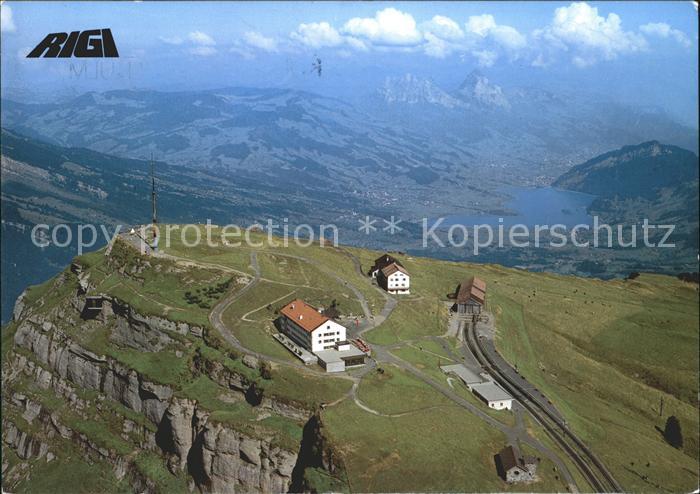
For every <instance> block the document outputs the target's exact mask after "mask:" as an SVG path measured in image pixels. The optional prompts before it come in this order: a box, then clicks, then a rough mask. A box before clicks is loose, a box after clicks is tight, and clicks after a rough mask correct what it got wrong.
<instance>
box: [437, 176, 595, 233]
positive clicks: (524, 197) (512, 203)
mask: <svg viewBox="0 0 700 494" xmlns="http://www.w3.org/2000/svg"><path fill="white" fill-rule="evenodd" d="M499 191H500V192H504V193H506V194H508V195H509V196H511V199H510V200H508V201H507V202H506V203H505V207H506V208H507V209H509V210H511V211H514V212H516V213H517V214H516V215H515V216H497V215H446V216H445V217H444V218H445V220H444V221H443V222H442V224H441V225H440V226H441V227H443V226H450V225H457V224H459V225H465V226H472V225H491V226H494V227H495V226H498V225H499V224H502V225H505V226H512V225H516V224H523V225H527V226H528V227H532V226H534V225H550V226H551V225H555V224H558V223H561V224H563V225H566V226H567V227H572V226H574V225H578V224H586V225H590V224H592V223H593V218H592V217H591V216H590V215H589V214H588V213H587V212H586V208H588V206H590V204H591V203H592V202H593V200H594V199H595V196H593V195H590V194H584V193H582V192H573V191H570V190H561V189H555V188H553V187H537V188H532V187H514V186H509V187H503V188H502V189H500V190H499ZM499 218H503V222H502V223H499V221H498V220H499ZM433 221H435V219H433Z"/></svg>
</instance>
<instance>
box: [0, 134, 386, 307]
mask: <svg viewBox="0 0 700 494" xmlns="http://www.w3.org/2000/svg"><path fill="white" fill-rule="evenodd" d="M1 142H2V147H1V154H2V156H1V163H2V238H1V240H2V253H3V255H2V273H3V276H2V321H6V320H7V318H8V317H9V314H10V312H9V311H11V307H12V304H13V303H14V300H15V298H16V297H17V296H18V295H19V294H20V292H21V291H22V290H23V289H24V288H25V287H26V286H27V285H28V284H36V283H39V282H43V281H44V280H46V279H47V278H49V277H50V276H52V275H54V274H55V273H56V272H57V270H58V269H61V268H62V267H63V266H65V265H66V263H68V262H70V259H71V258H72V257H73V256H75V255H76V254H77V251H76V243H75V238H76V233H77V228H78V225H79V224H95V225H102V224H103V225H105V226H106V227H107V228H108V229H109V232H113V231H114V227H116V226H117V225H122V226H124V227H126V226H127V225H133V224H142V223H146V222H148V221H150V202H149V201H150V176H149V174H150V166H149V165H150V164H149V162H148V161H142V160H132V159H127V158H119V157H116V156H112V155H107V154H103V153H98V152H96V151H91V150H89V149H85V148H67V147H61V146H56V145H54V144H49V143H45V142H42V141H39V140H36V139H33V138H29V137H26V136H23V135H20V134H17V133H15V132H12V131H8V130H6V129H2V139H1ZM155 169H156V175H157V190H158V204H159V211H160V218H161V221H163V222H170V223H203V222H205V221H206V220H207V219H211V220H212V222H214V223H218V224H228V223H236V224H242V225H249V224H252V223H254V222H255V221H263V219H264V218H267V217H273V218H283V217H291V218H293V220H292V221H294V219H298V218H299V217H300V216H303V217H304V218H306V219H307V221H309V222H310V223H311V224H318V223H320V222H321V221H322V220H326V221H327V220H328V218H336V217H339V216H342V215H345V214H347V212H348V211H352V210H355V209H359V207H360V206H359V204H360V203H359V201H358V200H357V199H356V198H354V197H353V196H351V195H347V196H346V195H338V194H335V193H334V192H333V191H330V190H327V189H324V188H323V187H317V186H315V185H314V184H313V183H311V184H309V186H308V187H307V188H306V189H305V193H304V194H303V195H298V194H295V193H292V192H290V193H283V192H281V191H280V188H279V187H278V186H276V185H271V184H269V183H267V182H265V181H257V180H253V179H246V178H243V177H236V178H235V179H227V178H221V177H219V176H218V174H215V173H212V172H210V171H206V170H193V169H191V168H185V167H177V166H172V165H169V164H166V163H163V162H160V161H159V162H156V163H155ZM364 210H367V211H368V212H369V213H376V212H377V211H376V210H375V209H372V208H371V207H370V206H365V207H364ZM59 223H62V224H66V225H67V226H68V227H69V228H70V229H71V233H72V235H73V239H74V241H73V243H71V244H70V245H69V246H68V247H67V248H59V247H54V246H51V247H46V248H39V247H37V246H35V245H34V244H33V243H32V240H31V237H30V233H31V230H32V228H33V227H34V225H37V224H48V225H56V224H59ZM98 228H99V226H98ZM98 232H99V230H98ZM44 233H47V232H44ZM64 234H65V232H64ZM91 237H92V234H91V233H90V232H87V233H86V234H85V241H86V242H89V241H90V239H91ZM59 240H60V241H63V240H64V237H59ZM105 243H106V242H105V239H104V236H103V234H102V233H101V232H99V238H98V239H97V242H96V243H95V245H94V246H93V248H98V247H100V246H102V245H104V244H105Z"/></svg>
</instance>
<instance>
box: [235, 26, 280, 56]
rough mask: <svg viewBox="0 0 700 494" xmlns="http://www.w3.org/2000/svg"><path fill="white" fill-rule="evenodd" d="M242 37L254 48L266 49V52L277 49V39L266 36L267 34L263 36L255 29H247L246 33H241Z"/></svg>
mask: <svg viewBox="0 0 700 494" xmlns="http://www.w3.org/2000/svg"><path fill="white" fill-rule="evenodd" d="M243 39H244V40H245V42H246V43H248V44H249V45H250V46H253V47H255V48H259V49H261V50H263V51H267V52H275V51H277V41H276V40H275V39H274V38H268V37H267V36H264V35H262V34H260V33H257V32H255V31H248V32H246V33H243Z"/></svg>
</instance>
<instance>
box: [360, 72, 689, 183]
mask: <svg viewBox="0 0 700 494" xmlns="http://www.w3.org/2000/svg"><path fill="white" fill-rule="evenodd" d="M370 108H373V109H374V111H376V112H377V114H378V115H382V117H383V118H384V119H386V120H388V121H391V122H395V123H396V122H401V123H402V124H403V125H405V126H407V127H409V128H411V129H412V130H414V131H421V130H422V131H423V132H424V133H425V132H432V135H433V136H434V137H435V138H440V136H441V137H442V139H443V140H449V141H452V142H454V141H458V142H466V143H469V145H470V147H469V151H470V152H471V153H473V154H474V155H475V156H477V157H480V158H489V157H490V158H497V159H510V162H509V165H511V166H517V165H518V164H519V163H533V162H537V161H538V160H539V161H542V160H547V161H549V162H551V164H552V165H555V164H557V163H561V162H562V161H567V160H568V162H569V164H571V163H574V162H577V161H580V160H582V159H585V157H586V155H587V156H592V155H596V154H599V153H602V152H604V151H605V150H608V149H611V148H617V147H620V146H622V145H625V144H629V143H631V142H643V141H648V140H650V139H659V140H661V141H663V142H668V143H671V144H676V145H679V146H682V147H685V148H688V149H691V150H694V151H697V147H698V132H697V129H690V128H688V127H685V126H683V125H680V124H678V123H677V122H675V121H674V120H673V119H672V118H670V117H668V116H667V115H665V114H663V113H661V112H652V111H649V110H646V109H637V108H634V107H630V106H626V105H621V104H619V103H615V102H611V101H606V100H604V99H601V98H600V97H598V96H594V95H589V94H586V93H585V91H570V92H567V93H561V94H555V93H553V92H551V91H545V90H542V89H537V88H531V87H517V86H512V87H507V88H506V87H502V86H499V85H498V84H495V83H493V82H491V81H490V80H489V79H488V78H487V77H486V76H484V75H483V74H481V73H480V72H478V71H474V72H472V73H470V74H469V75H468V76H467V77H466V78H465V80H464V82H462V84H461V85H460V86H459V87H458V88H457V89H456V90H454V91H447V90H444V89H442V88H440V87H439V86H437V85H436V84H435V83H434V82H432V81H431V80H429V79H423V78H419V77H416V76H412V75H406V76H403V77H399V78H387V79H386V80H385V82H384V85H383V86H382V87H381V88H380V89H379V90H378V91H377V92H376V93H375V95H374V96H373V97H371V98H369V100H368V104H367V105H366V109H367V110H368V111H369V110H370ZM573 143H575V146H574V145H572V144H573ZM581 153H583V154H581ZM561 171H563V170H561Z"/></svg>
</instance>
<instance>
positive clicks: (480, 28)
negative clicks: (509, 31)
mask: <svg viewBox="0 0 700 494" xmlns="http://www.w3.org/2000/svg"><path fill="white" fill-rule="evenodd" d="M466 27H467V31H469V32H470V33H474V34H478V35H479V36H481V37H482V38H485V37H486V35H488V33H489V31H490V30H491V29H493V28H494V27H496V19H494V18H493V16H492V15H491V14H483V15H472V16H469V20H468V21H467V24H466Z"/></svg>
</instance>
